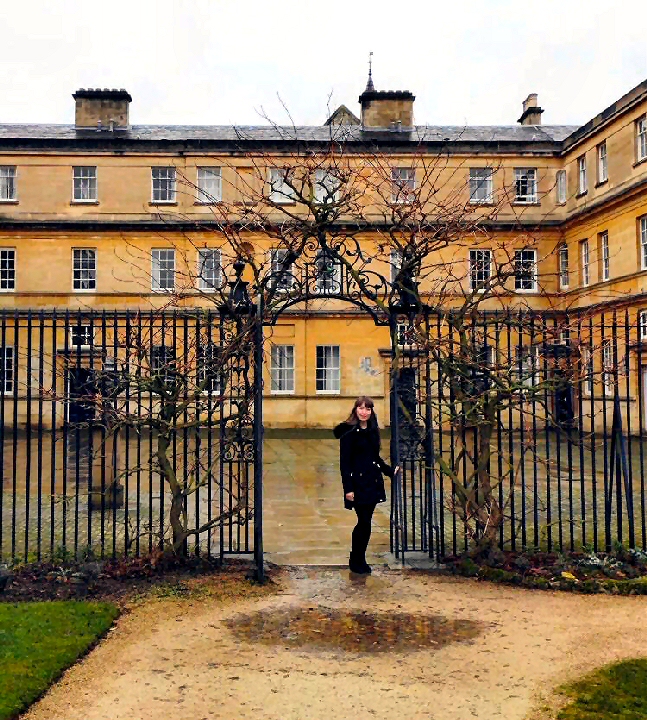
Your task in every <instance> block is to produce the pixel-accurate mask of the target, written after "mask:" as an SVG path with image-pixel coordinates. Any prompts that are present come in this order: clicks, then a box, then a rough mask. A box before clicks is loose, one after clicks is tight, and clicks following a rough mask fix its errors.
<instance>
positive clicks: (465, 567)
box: [445, 547, 647, 595]
mask: <svg viewBox="0 0 647 720" xmlns="http://www.w3.org/2000/svg"><path fill="white" fill-rule="evenodd" d="M445 564H446V566H447V568H448V570H449V571H450V572H452V573H454V574H456V575H463V576H466V577H475V578H478V579H480V580H491V581H493V582H500V583H506V584H509V585H518V586H521V587H527V588H536V589H539V590H568V591H571V592H581V593H609V594H613V595H647V552H644V551H642V550H627V549H626V548H623V547H618V548H617V549H616V550H614V551H613V552H611V553H592V552H573V553H568V554H561V553H548V552H540V551H537V552H502V551H500V550H492V551H490V552H488V553H487V554H485V555H484V556H482V557H480V558H473V557H470V556H461V557H449V558H447V559H446V560H445Z"/></svg>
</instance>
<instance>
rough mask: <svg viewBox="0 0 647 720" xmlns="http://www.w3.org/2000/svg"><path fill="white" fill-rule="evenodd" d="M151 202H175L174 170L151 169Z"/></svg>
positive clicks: (169, 168) (168, 168) (163, 168)
mask: <svg viewBox="0 0 647 720" xmlns="http://www.w3.org/2000/svg"><path fill="white" fill-rule="evenodd" d="M151 174H152V179H153V194H152V197H153V202H175V168H172V167H154V168H151Z"/></svg>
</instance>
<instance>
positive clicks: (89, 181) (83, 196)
mask: <svg viewBox="0 0 647 720" xmlns="http://www.w3.org/2000/svg"><path fill="white" fill-rule="evenodd" d="M98 199H99V192H98V184H97V166H96V165H74V166H73V167H72V202H73V203H80V204H83V203H96V202H97V201H98Z"/></svg>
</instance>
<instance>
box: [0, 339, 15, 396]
mask: <svg viewBox="0 0 647 720" xmlns="http://www.w3.org/2000/svg"><path fill="white" fill-rule="evenodd" d="M0 362H1V363H2V378H1V382H0V395H10V394H13V392H14V389H15V382H16V375H15V373H16V349H15V348H14V346H13V345H3V346H1V347H0Z"/></svg>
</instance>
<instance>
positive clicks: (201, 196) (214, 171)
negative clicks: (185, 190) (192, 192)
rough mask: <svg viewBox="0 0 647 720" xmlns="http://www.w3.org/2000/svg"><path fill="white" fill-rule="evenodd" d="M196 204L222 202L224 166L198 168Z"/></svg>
mask: <svg viewBox="0 0 647 720" xmlns="http://www.w3.org/2000/svg"><path fill="white" fill-rule="evenodd" d="M196 190H197V193H196V199H195V201H196V204H198V205H214V204H215V203H219V202H222V168H220V167H216V166H213V167H207V166H203V167H198V168H197V170H196Z"/></svg>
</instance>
